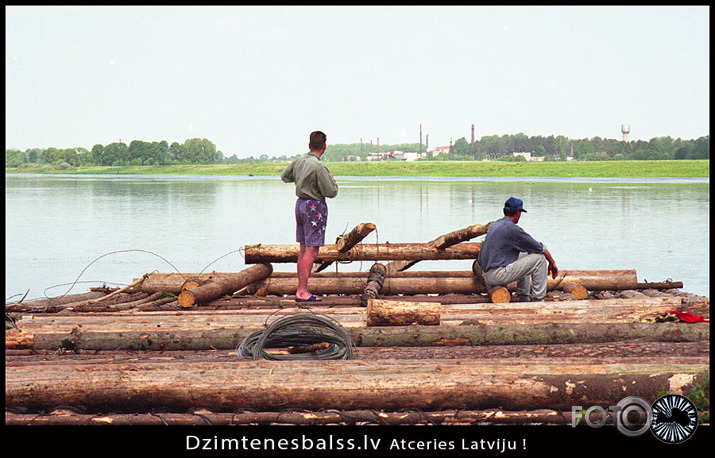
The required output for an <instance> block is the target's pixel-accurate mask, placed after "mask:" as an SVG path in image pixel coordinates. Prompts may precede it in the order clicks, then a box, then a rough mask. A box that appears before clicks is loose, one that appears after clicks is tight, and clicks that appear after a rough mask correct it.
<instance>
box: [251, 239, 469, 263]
mask: <svg viewBox="0 0 715 458" xmlns="http://www.w3.org/2000/svg"><path fill="white" fill-rule="evenodd" d="M481 246H482V244H481V243H478V242H464V243H460V244H459V245H455V246H453V247H449V248H446V249H439V248H436V247H435V246H433V245H430V244H428V243H380V244H369V245H358V246H355V247H353V248H352V249H350V250H348V251H346V252H344V253H343V252H341V251H340V250H339V249H338V246H337V245H335V244H332V245H325V246H322V247H320V251H319V252H318V256H317V257H316V258H315V262H328V261H329V262H335V261H385V260H410V261H414V260H448V259H476V258H477V256H478V255H479V249H480V248H481ZM298 254H299V247H298V245H295V244H294V245H246V246H245V249H244V255H245V260H246V264H258V263H284V262H297V261H298Z"/></svg>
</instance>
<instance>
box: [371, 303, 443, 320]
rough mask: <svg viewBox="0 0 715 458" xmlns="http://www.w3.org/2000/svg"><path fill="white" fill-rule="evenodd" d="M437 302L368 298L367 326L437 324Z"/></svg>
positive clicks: (438, 314) (438, 315)
mask: <svg viewBox="0 0 715 458" xmlns="http://www.w3.org/2000/svg"><path fill="white" fill-rule="evenodd" d="M439 319H440V304H439V303H438V302H408V301H394V300H391V301H384V300H379V299H370V300H369V301H368V302H367V320H366V321H367V325H368V326H410V325H413V324H420V325H424V326H436V325H439Z"/></svg>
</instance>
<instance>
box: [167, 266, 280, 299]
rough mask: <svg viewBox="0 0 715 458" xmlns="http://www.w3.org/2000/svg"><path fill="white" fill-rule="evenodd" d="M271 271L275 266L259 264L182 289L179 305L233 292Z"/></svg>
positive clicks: (267, 274) (264, 276)
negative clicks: (194, 286) (191, 287)
mask: <svg viewBox="0 0 715 458" xmlns="http://www.w3.org/2000/svg"><path fill="white" fill-rule="evenodd" d="M271 272H273V267H272V266H271V265H270V264H257V265H255V266H251V267H248V268H246V269H244V270H242V271H241V272H238V273H236V274H234V275H231V276H230V277H226V278H222V279H217V280H215V281H213V282H210V283H206V284H204V285H202V286H198V287H196V288H193V289H187V290H184V291H182V292H181V293H180V294H179V305H180V306H181V307H192V306H194V305H196V304H201V303H204V302H208V301H210V300H212V299H216V298H217V297H221V296H225V295H227V294H233V293H234V292H236V291H238V290H239V289H241V288H243V287H244V286H247V285H250V284H251V283H255V282H256V281H259V280H262V279H264V278H266V277H268V276H269V275H270V274H271Z"/></svg>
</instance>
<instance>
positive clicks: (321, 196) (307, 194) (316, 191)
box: [281, 152, 338, 202]
mask: <svg viewBox="0 0 715 458" xmlns="http://www.w3.org/2000/svg"><path fill="white" fill-rule="evenodd" d="M281 180H283V182H284V183H293V182H295V195H296V196H298V197H301V198H303V199H315V200H320V201H323V202H325V198H326V197H330V198H332V197H335V196H337V195H338V185H337V184H336V183H335V179H333V176H332V175H331V174H330V171H329V170H328V167H326V166H325V164H323V163H322V162H320V157H319V156H318V155H317V154H315V153H313V152H310V153H305V154H304V155H303V156H300V157H298V158H297V159H296V160H294V161H293V162H291V163H290V165H289V166H288V167H286V169H285V170H284V171H283V173H282V174H281Z"/></svg>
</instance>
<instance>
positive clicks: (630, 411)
mask: <svg viewBox="0 0 715 458" xmlns="http://www.w3.org/2000/svg"><path fill="white" fill-rule="evenodd" d="M616 407H617V408H616V409H614V414H613V415H614V422H615V424H616V427H617V429H618V431H620V432H621V433H623V434H624V435H626V436H628V437H636V436H640V435H643V434H645V433H646V431H648V429H649V428H650V425H651V422H652V416H651V415H652V413H651V412H652V411H651V407H650V404H648V401H646V400H645V399H643V398H639V397H638V396H628V397H625V398H623V399H621V401H620V402H619V403H618V404H617V405H616Z"/></svg>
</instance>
